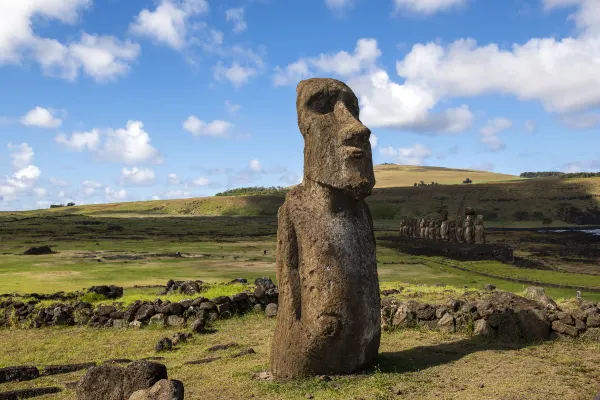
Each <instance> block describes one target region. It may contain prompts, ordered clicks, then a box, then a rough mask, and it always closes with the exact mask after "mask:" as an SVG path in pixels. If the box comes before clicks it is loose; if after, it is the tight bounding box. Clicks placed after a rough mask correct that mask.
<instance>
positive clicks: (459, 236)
mask: <svg viewBox="0 0 600 400" xmlns="http://www.w3.org/2000/svg"><path fill="white" fill-rule="evenodd" d="M456 241H457V242H458V243H464V241H465V235H464V230H463V220H462V217H458V218H456Z"/></svg>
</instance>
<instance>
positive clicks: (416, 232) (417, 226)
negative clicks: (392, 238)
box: [415, 219, 421, 239]
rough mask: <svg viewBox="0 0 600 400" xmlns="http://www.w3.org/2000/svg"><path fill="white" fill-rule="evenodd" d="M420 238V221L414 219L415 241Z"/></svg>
mask: <svg viewBox="0 0 600 400" xmlns="http://www.w3.org/2000/svg"><path fill="white" fill-rule="evenodd" d="M420 237H421V220H420V219H415V239H418V238H420Z"/></svg>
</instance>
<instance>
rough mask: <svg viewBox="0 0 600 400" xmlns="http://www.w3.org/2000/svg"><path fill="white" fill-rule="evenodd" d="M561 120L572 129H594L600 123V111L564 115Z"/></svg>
mask: <svg viewBox="0 0 600 400" xmlns="http://www.w3.org/2000/svg"><path fill="white" fill-rule="evenodd" d="M560 121H561V122H562V123H563V124H564V125H566V126H567V127H569V128H571V129H592V128H595V127H596V126H598V125H600V113H598V112H585V113H577V114H569V115H564V116H562V117H561V118H560Z"/></svg>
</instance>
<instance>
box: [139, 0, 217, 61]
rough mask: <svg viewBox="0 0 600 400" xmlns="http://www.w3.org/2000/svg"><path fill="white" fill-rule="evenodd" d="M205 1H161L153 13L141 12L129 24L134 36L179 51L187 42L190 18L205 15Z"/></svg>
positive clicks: (207, 7) (146, 10)
mask: <svg viewBox="0 0 600 400" xmlns="http://www.w3.org/2000/svg"><path fill="white" fill-rule="evenodd" d="M208 10H209V4H208V2H207V1H206V0H183V1H172V0H162V1H161V2H160V4H159V5H158V6H157V7H156V9H155V10H154V11H150V10H148V9H144V10H142V11H141V12H140V13H139V14H138V15H137V16H136V17H135V19H134V21H133V22H132V23H131V25H130V27H129V30H130V32H131V33H133V34H134V35H138V36H145V37H149V38H151V39H152V40H154V41H155V42H156V43H161V44H166V45H168V46H170V47H172V48H174V49H177V50H181V49H182V48H183V47H185V46H186V44H187V42H188V31H189V24H190V18H192V17H193V16H196V15H201V14H205V13H207V12H208Z"/></svg>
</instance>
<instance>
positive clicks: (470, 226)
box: [465, 215, 475, 244]
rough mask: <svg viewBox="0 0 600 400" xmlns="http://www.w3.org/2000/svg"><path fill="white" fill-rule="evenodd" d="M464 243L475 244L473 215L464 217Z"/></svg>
mask: <svg viewBox="0 0 600 400" xmlns="http://www.w3.org/2000/svg"><path fill="white" fill-rule="evenodd" d="M465 242H467V243H469V244H473V243H475V217H474V216H473V215H467V216H466V217H465Z"/></svg>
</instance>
